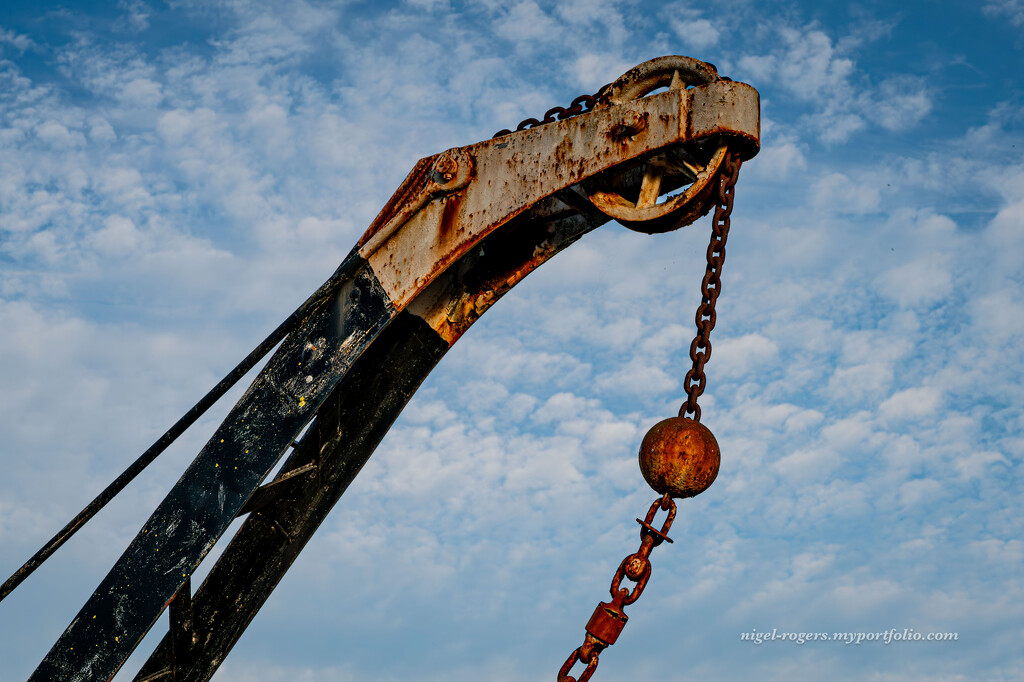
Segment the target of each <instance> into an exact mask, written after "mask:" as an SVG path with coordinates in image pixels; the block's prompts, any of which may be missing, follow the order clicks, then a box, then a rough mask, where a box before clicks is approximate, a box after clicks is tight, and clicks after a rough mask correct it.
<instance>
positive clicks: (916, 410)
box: [878, 386, 942, 420]
mask: <svg viewBox="0 0 1024 682" xmlns="http://www.w3.org/2000/svg"><path fill="white" fill-rule="evenodd" d="M941 404H942V394H941V393H940V392H939V391H938V390H936V389H934V388H931V387H928V386H920V387H917V388H908V389H906V390H903V391H899V392H897V393H894V394H893V395H891V396H890V397H888V398H886V399H885V400H884V401H883V402H882V404H881V405H879V406H878V410H879V412H880V414H881V415H882V416H883V417H884V418H886V419H892V420H899V419H914V418H919V417H928V416H931V415H933V414H935V412H936V410H937V409H938V408H939V407H940V405H941Z"/></svg>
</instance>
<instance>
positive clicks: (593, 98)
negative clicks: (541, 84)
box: [492, 86, 607, 139]
mask: <svg viewBox="0 0 1024 682" xmlns="http://www.w3.org/2000/svg"><path fill="white" fill-rule="evenodd" d="M605 87H607V86H605ZM601 90H604V88H601ZM601 90H598V95H600V93H601ZM595 104H597V95H580V96H579V97H577V98H576V99H574V100H573V101H572V104H570V105H569V106H568V107H552V108H550V109H548V110H547V111H546V112H544V118H542V119H540V120H537V119H535V118H528V119H526V120H524V121H520V123H519V125H517V126H516V132H518V131H520V130H526V129H527V128H533V127H536V126H541V125H544V124H545V123H554V122H555V121H564V120H565V119H567V118H572V117H573V116H578V115H580V114H585V113H587V112H588V111H590V110H591V109H593V108H594V105H595ZM512 132H513V131H511V130H509V129H508V128H505V129H504V130H499V131H498V132H496V133H494V137H502V136H503V135H511V134H512ZM492 139H493V138H492Z"/></svg>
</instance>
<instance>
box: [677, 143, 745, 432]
mask: <svg viewBox="0 0 1024 682" xmlns="http://www.w3.org/2000/svg"><path fill="white" fill-rule="evenodd" d="M740 164H741V161H740V156H739V154H738V153H737V152H729V153H727V154H726V156H725V159H723V160H722V169H721V171H719V175H718V196H717V199H716V203H715V217H714V222H713V223H712V226H711V242H710V243H709V244H708V251H707V261H708V267H707V270H706V271H705V273H704V279H703V281H701V284H700V291H701V302H700V305H699V306H698V307H697V314H696V315H695V316H694V322H696V324H697V335H696V336H695V337H694V338H693V341H692V342H691V343H690V359H691V360H692V361H693V367H691V368H690V371H688V372H687V373H686V378H685V379H684V380H683V386H684V388H685V390H686V395H687V399H686V402H685V403H683V405H682V406H681V407H680V408H679V416H680V417H685V416H687V414H692V415H693V417H692V419H693V420H694V421H698V422H699V421H700V405H698V404H697V398H699V397H700V396H701V394H702V393H704V389H705V388H706V387H707V383H708V380H707V377H706V376H705V375H704V364H705V363H706V362H707V361H708V360H709V359H710V358H711V338H710V337H711V330H712V329H714V328H715V319H716V316H715V303H716V302H717V301H718V294H719V293H721V291H722V280H721V275H722V264H723V263H725V240H726V239H728V237H729V217H730V215H731V214H732V204H733V198H734V195H735V189H736V180H737V178H739V174H740Z"/></svg>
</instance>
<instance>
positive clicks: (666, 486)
mask: <svg viewBox="0 0 1024 682" xmlns="http://www.w3.org/2000/svg"><path fill="white" fill-rule="evenodd" d="M639 459H640V472H641V473H642V474H643V475H644V480H646V481H647V484H648V485H649V486H651V488H653V489H654V491H655V492H659V493H662V494H664V495H671V496H672V497H676V498H679V497H693V496H694V495H699V494H700V493H702V492H704V491H705V490H707V489H708V486H710V485H711V484H712V483H714V482H715V477H716V476H718V466H719V463H720V462H721V455H720V453H719V449H718V441H717V440H715V437H714V435H713V434H712V433H711V431H710V430H708V428H707V427H706V426H704V425H703V424H701V423H700V422H696V421H694V420H692V419H686V418H685V417H670V418H668V419H665V420H663V421H660V422H658V423H657V424H655V425H654V426H653V427H651V430H650V431H648V432H647V434H646V435H645V436H644V439H643V442H642V443H641V444H640V458H639Z"/></svg>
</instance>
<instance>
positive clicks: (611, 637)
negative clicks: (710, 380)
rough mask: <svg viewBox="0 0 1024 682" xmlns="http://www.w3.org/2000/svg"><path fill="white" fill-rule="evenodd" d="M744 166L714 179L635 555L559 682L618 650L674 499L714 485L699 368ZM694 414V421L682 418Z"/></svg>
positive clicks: (585, 675) (648, 446)
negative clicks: (691, 320) (678, 374)
mask: <svg viewBox="0 0 1024 682" xmlns="http://www.w3.org/2000/svg"><path fill="white" fill-rule="evenodd" d="M740 164H741V159H740V155H739V153H737V152H734V151H727V152H726V153H725V154H723V158H722V161H721V167H720V169H719V171H718V175H717V196H716V197H715V214H714V220H713V223H712V229H711V241H710V243H709V244H708V249H707V269H706V271H705V274H704V279H703V280H702V282H701V302H700V305H699V306H698V307H697V313H696V316H695V322H696V325H697V334H696V336H695V337H694V339H693V341H692V342H691V343H690V359H691V361H692V362H693V366H692V367H691V368H690V370H689V371H688V372H687V373H686V378H685V380H684V387H685V390H686V394H687V399H686V402H684V403H683V404H682V405H681V406H680V408H679V415H678V416H676V417H670V418H669V419H665V420H664V421H661V422H659V423H657V424H655V425H654V426H653V427H652V428H651V430H650V431H648V432H647V434H646V435H645V436H644V438H643V441H642V443H641V445H640V456H639V460H640V471H641V473H642V474H643V476H644V479H645V480H646V481H647V483H648V484H649V485H650V486H651V488H653V489H654V491H655V492H657V493H660V494H661V497H660V498H658V499H656V500H655V501H654V503H653V504H651V508H650V509H649V510H648V512H647V516H646V517H645V518H644V520H642V521H641V520H640V519H637V523H639V524H640V548H639V549H638V550H637V551H636V552H634V553H633V554H630V555H629V556H627V557H626V558H625V559H623V560H622V563H620V564H619V568H618V570H617V571H616V572H615V577H614V578H612V584H611V588H610V593H611V597H612V598H611V600H610V601H607V602H601V603H600V604H598V605H597V608H596V609H595V610H594V614H593V615H592V616H591V617H590V620H589V621H588V622H587V625H586V635H585V636H584V639H583V644H582V645H580V646H579V647H578V648H577V649H576V650H574V651H573V652H572V653H571V654H569V657H568V658H567V659H566V660H565V663H564V664H562V667H561V668H560V669H559V671H558V682H587V680H589V679H590V678H591V676H592V675H593V674H594V671H595V670H596V669H597V664H598V659H599V657H600V654H601V652H602V651H603V650H604V649H605V648H607V647H609V646H611V645H612V644H614V643H615V641H616V640H617V639H618V637H619V633H621V632H622V629H623V627H625V625H626V621H628V620H629V617H628V616H627V615H626V614H625V612H624V611H623V607H625V606H628V605H629V604H632V603H633V602H635V601H636V600H637V599H639V598H640V595H641V594H642V593H643V591H644V588H645V587H646V586H647V582H648V580H650V577H651V562H650V554H651V551H652V550H653V549H654V548H655V547H657V546H658V545H660V544H661V543H662V542H666V541H667V542H672V540H671V538H669V537H668V531H669V529H670V528H671V527H672V522H673V521H674V520H675V516H676V504H675V500H674V498H686V497H693V496H695V495H699V494H700V493H702V492H704V491H705V490H707V488H708V487H709V486H710V485H711V484H712V483H713V482H714V481H715V477H716V476H717V475H718V467H719V463H720V461H721V455H720V451H719V447H718V441H717V440H715V437H714V435H713V434H712V433H711V431H710V430H709V429H708V428H707V427H706V426H704V425H703V424H701V423H700V405H698V404H697V400H698V398H700V396H701V394H702V393H704V389H705V388H706V387H707V377H706V376H705V374H704V365H705V364H706V363H707V361H708V359H710V357H711V341H710V335H711V330H712V329H714V327H715V321H716V316H715V304H716V302H717V301H718V295H719V293H720V292H721V286H722V282H721V273H722V265H723V263H724V262H725V242H726V239H727V238H728V236H729V225H730V216H731V214H732V207H733V197H734V194H735V187H736V180H737V178H738V177H739V170H740ZM687 415H692V416H687ZM659 509H660V510H662V511H667V512H668V515H667V516H666V517H665V521H664V522H663V524H662V526H661V530H658V529H656V528H655V525H654V517H655V515H656V514H657V512H658V510H659ZM623 578H628V579H629V580H631V581H634V582H635V583H636V584H635V585H634V586H633V589H632V591H630V590H629V589H627V588H624V587H621V584H622V580H623ZM577 662H578V663H581V664H583V665H585V666H586V668H585V669H584V671H583V672H582V673H581V674H580V676H579V678H575V677H572V676H570V675H569V672H570V671H571V670H572V668H573V667H574V666H575V665H576V663H577Z"/></svg>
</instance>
